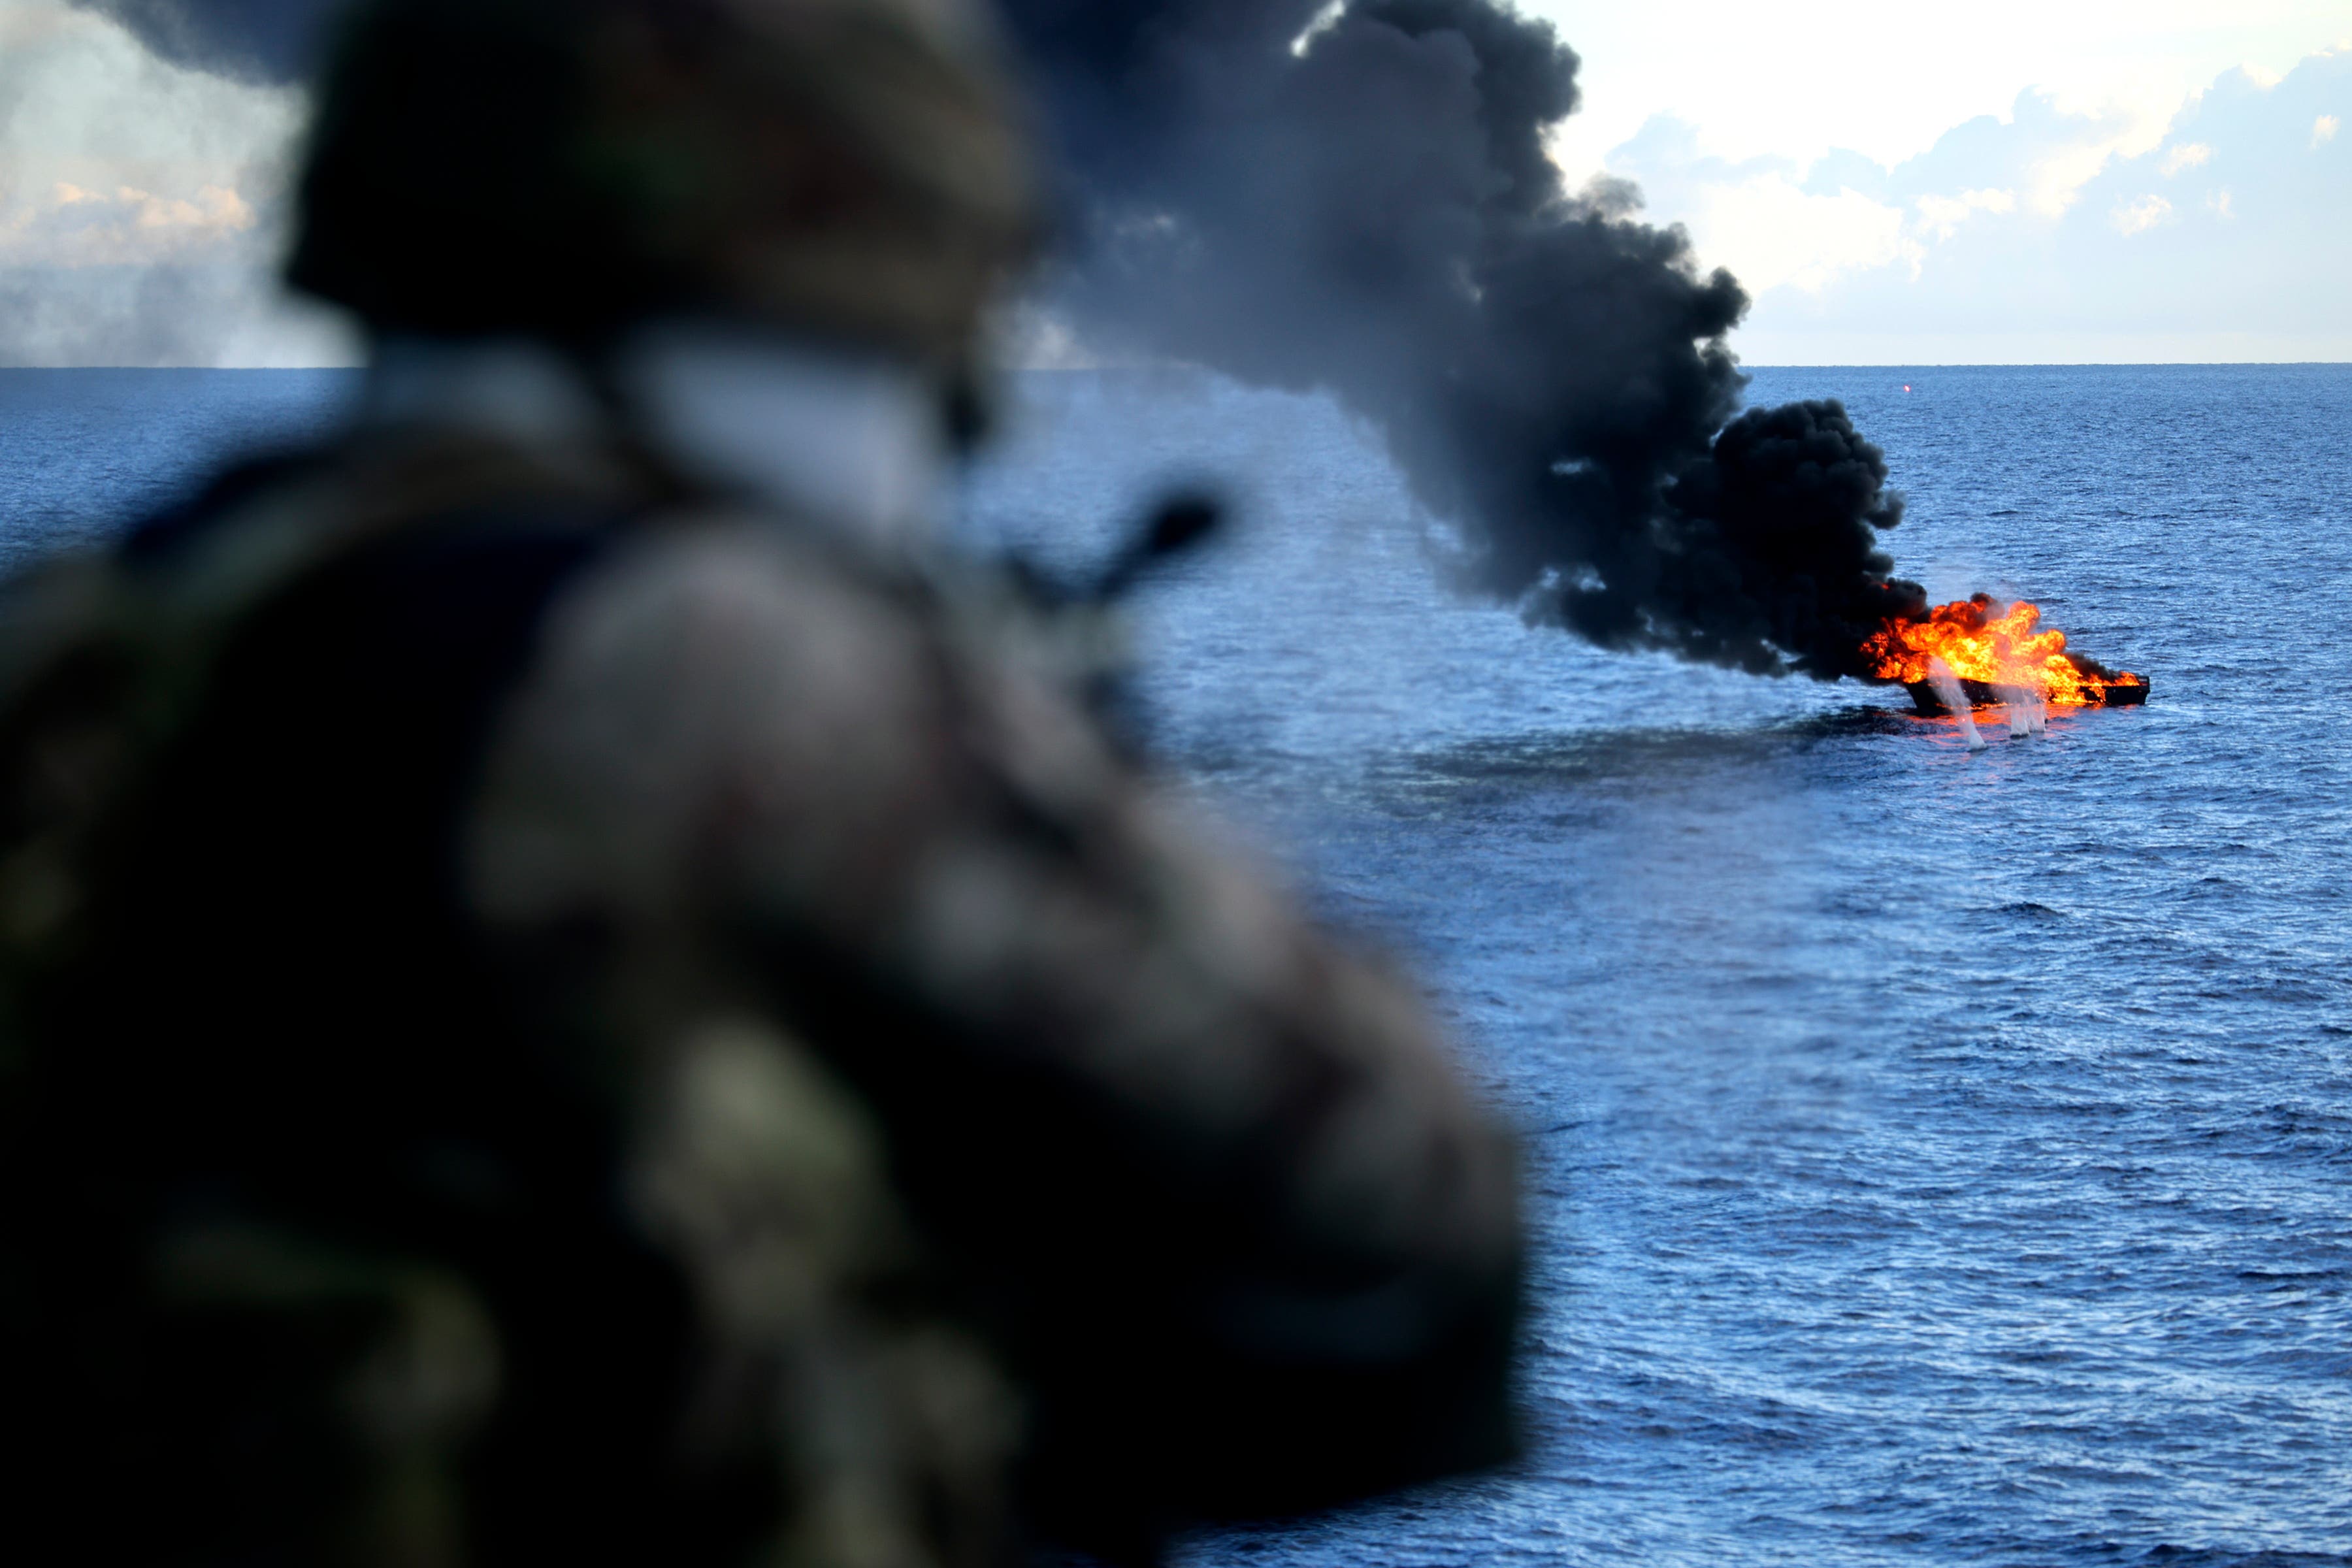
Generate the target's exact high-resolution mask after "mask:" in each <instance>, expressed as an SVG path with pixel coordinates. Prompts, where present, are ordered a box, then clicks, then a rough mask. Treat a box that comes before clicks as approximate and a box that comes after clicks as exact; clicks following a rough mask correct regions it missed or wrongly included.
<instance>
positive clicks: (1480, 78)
mask: <svg viewBox="0 0 2352 1568" xmlns="http://www.w3.org/2000/svg"><path fill="white" fill-rule="evenodd" d="M79 3H82V4H87V5H94V6H95V7H97V8H99V9H101V10H104V11H106V12H107V13H109V14H110V15H112V16H117V17H119V18H121V20H123V21H125V22H126V23H128V24H129V25H131V26H132V27H133V28H134V29H136V30H137V31H139V32H140V34H141V36H142V37H145V38H146V39H147V40H148V41H149V42H150V43H151V45H152V46H153V47H156V48H157V49H158V50H159V52H162V53H164V54H166V55H167V56H170V57H171V58H177V59H181V60H184V61H186V62H189V63H192V64H197V65H203V66H206V67H208V68H215V69H221V70H226V71H232V72H236V73H240V74H244V75H247V76H250V77H256V78H268V79H283V78H285V77H287V76H289V75H291V74H293V73H294V72H296V71H297V70H299V68H300V67H301V65H302V63H303V62H304V61H305V60H306V59H307V58H309V56H310V51H311V48H312V47H313V43H312V41H313V39H314V38H315V37H316V34H317V31H318V28H317V26H316V19H317V17H318V16H319V15H320V13H321V11H322V10H324V9H326V8H327V5H328V4H329V0H79ZM1002 4H1003V7H1004V10H1005V12H1006V15H1007V19H1008V21H1009V22H1010V24H1011V26H1012V30H1013V35H1014V37H1015V38H1016V40H1017V41H1018V42H1019V43H1020V44H1021V45H1022V46H1023V47H1024V50H1025V52H1026V53H1027V55H1028V58H1029V59H1030V61H1031V62H1032V66H1033V75H1034V79H1035V81H1036V83H1037V85H1038V87H1039V89H1041V91H1042V93H1043V95H1044V97H1045V102H1046V105H1047V108H1048V110H1049V118H1050V121H1051V122H1052V125H1053V126H1054V128H1055V131H1056V132H1057V140H1058V142H1059V143H1060V150H1061V153H1062V154H1063V167H1064V168H1065V169H1066V171H1067V179H1068V187H1067V190H1066V204H1065V205H1066V212H1067V215H1068V228H1069V239H1070V245H1069V247H1068V250H1067V254H1066V258H1065V261H1064V263H1063V265H1062V267H1061V268H1059V271H1058V275H1057V277H1056V279H1055V281H1054V284H1053V289H1052V300H1053V305H1054V307H1055V309H1057V310H1062V311H1064V312H1066V313H1067V314H1068V315H1069V316H1070V318H1071V319H1072V320H1073V321H1074V322H1075V323H1076V325H1077V326H1078V327H1079V328H1080V329H1081V331H1082V332H1083V334H1084V335H1086V336H1087V337H1088V338H1089V339H1091V340H1093V341H1097V342H1105V343H1118V344H1124V345H1126V346H1129V347H1131V348H1133V349H1136V350H1139V351H1141V352H1145V353H1152V354H1158V355H1164V356H1169V357H1173V358H1177V359H1181V360H1186V361H1190V362H1192V363H1200V364H1204V365H1207V366H1210V367H1212V368H1214V369H1216V370H1219V371H1222V372H1223V373H1225V374H1230V375H1233V376H1234V377H1237V378H1239V379H1241V380H1243V381H1246V382H1251V383H1255V384H1264V385H1273V386H1283V387H1292V388H1300V389H1304V388H1310V387H1320V388H1325V389H1328V391H1330V392H1332V393H1334V394H1336V395H1338V396H1339V398H1340V399H1341V400H1342V401H1344V402H1345V403H1346V404H1347V405H1349V406H1350V407H1351V408H1353V409H1355V410H1356V411H1358V412H1359V413H1360V414H1361V415H1363V416H1367V417H1368V418H1370V420H1372V421H1373V422H1374V423H1375V424H1377V425H1378V426H1379V427H1380V428H1381V431H1382V432H1383V433H1384V434H1385V436H1386V437H1387V441H1388V445H1389V447H1390V449H1391V452H1392V453H1393V454H1394V456H1395V458H1396V460H1397V461H1398V463H1399V464H1400V466H1401V467H1402V469H1403V471H1404V472H1405V474H1406V475H1407V476H1408V478H1409V479H1410V480H1411V482H1412V486H1413V489H1414V490H1415V492H1416V494H1417V495H1418V496H1419V498H1420V499H1421V500H1422V501H1423V504H1424V505H1426V506H1427V507H1428V508H1429V509H1430V510H1431V511H1432V512H1433V513H1434V514H1436V515H1437V516H1439V517H1441V518H1444V519H1446V520H1448V521H1451V522H1452V523H1453V524H1454V526H1455V528H1456V529H1457V530H1458V531H1459V536H1460V539H1461V542H1462V543H1461V552H1460V559H1459V565H1460V568H1461V570H1462V572H1463V574H1465V578H1466V580H1468V581H1469V582H1471V583H1472V584H1475V586H1476V587H1478V588H1479V589H1481V590H1483V591H1485V592H1487V593H1489V594H1492V595H1496V596H1498V597H1501V598H1503V599H1505V600H1506V601H1508V602H1512V603H1516V604H1517V605H1520V606H1521V607H1522V609H1523V610H1524V611H1525V613H1526V614H1527V616H1528V618H1529V619H1531V620H1536V621H1542V622H1549V623H1552V624H1556V625H1559V626H1565V627H1567V628H1569V629H1570V630H1573V631H1575V632H1577V633H1579V634H1580V635H1581V636H1583V637H1588V638H1591V640H1592V641H1594V642H1596V643H1599V644H1601V645H1602V646H1604V647H1620V648H1642V647H1646V648H1665V649H1670V650H1672V651H1674V652H1675V653H1677V654H1680V655H1682V656H1684V657H1685V658H1696V659H1704V660H1706V661H1709V662H1712V663H1717V664H1723V665H1729V666H1732V667H1735V668H1741V669H1748V670H1754V671H1759V672H1773V673H1780V672H1785V671H1789V670H1792V669H1793V670H1801V671H1803V672H1804V673H1807V674H1810V675H1813V676H1816V677H1819V678H1821V679H1835V678H1836V677H1838V676H1841V675H1856V676H1859V675H1864V674H1865V673H1866V668H1865V665H1864V661H1863V660H1862V658H1861V657H1860V654H1859V646H1860V644H1861V642H1862V640H1863V638H1864V637H1865V636H1867V635H1868V634H1869V633H1870V632H1871V631H1872V630H1874V629H1875V628H1876V627H1877V626H1879V625H1880V624H1881V623H1882V622H1883V621H1884V620H1885V618H1886V617H1888V616H1911V615H1916V614H1918V613H1919V612H1920V611H1921V610H1922V609H1923V608H1924V606H1925V604H1926V595H1924V593H1923V592H1922V591H1921V590H1920V589H1919V588H1918V586H1917V585H1916V584H1911V583H1906V582H1902V581H1900V580H1897V579H1894V578H1892V577H1891V576H1890V573H1891V571H1892V568H1893V563H1892V561H1891V560H1890V559H1889V558H1888V557H1887V556H1886V555H1885V553H1884V552H1881V551H1880V550H1879V548H1878V537H1877V536H1878V532H1879V531H1881V530H1884V529H1887V528H1891V527H1893V526H1894V525H1895V523H1896V521H1899V519H1900V518H1901V516H1902V502H1901V500H1900V498H1899V497H1897V496H1895V495H1894V494H1893V493H1891V492H1889V491H1888V490H1887V489H1885V479H1886V466H1885V458H1884V457H1883V456H1882V455H1881V453H1880V452H1879V449H1878V448H1877V447H1874V446H1873V445H1872V444H1871V443H1870V442H1868V441H1866V440H1864V438H1863V437H1861V435H1860V434H1859V433H1858V432H1856V431H1855V429H1854V427H1853V423H1852V421H1851V420H1849V419H1848V418H1847V417H1846V415H1845V411H1844V410H1843V408H1842V407H1840V406H1839V405H1837V404H1836V403H1834V402H1814V403H1799V404H1790V405H1786V406H1784V407H1780V408H1774V409H1767V410H1752V411H1749V412H1747V413H1741V412H1740V404H1741V393H1742V389H1743V386H1744V378H1743V377H1742V375H1741V374H1740V372H1739V370H1738V364H1737V363H1736V362H1735V360H1734V359H1733V357H1732V354H1731V352H1730V350H1729V348H1728V346H1727V341H1726V340H1727V334H1728V333H1729V332H1730V331H1731V329H1732V328H1733V327H1734V326H1735V325H1736V324H1737V323H1738V321H1739V319H1740V317H1741V315H1742V313H1743V312H1744V311H1745V310H1746V309H1747V306H1748V297H1747V295H1746V294H1745V293H1744V292H1743V291H1742V290H1741V289H1740V288H1739V285H1738V283H1737V282H1736V281H1734V279H1732V277H1731V276H1730V274H1728V273H1727V272H1724V271H1721V270H1717V271H1714V272H1711V273H1705V274H1702V273H1701V272H1700V271H1699V269H1698V268H1697V266H1696V262H1695V261H1694V259H1693V258H1692V255H1691V250H1690V245H1689V241H1688V238H1687V237H1686V236H1685V234H1684V233H1683V231H1682V230H1681V229H1680V228H1678V227H1666V228H1661V227H1656V226H1651V225H1648V224H1644V223H1642V222H1640V221H1638V220H1637V219H1636V217H1635V216H1634V213H1635V212H1636V210H1637V209H1638V206H1639V197H1638V195H1637V194H1636V193H1635V192H1634V191H1633V187H1632V186H1630V185H1627V184H1622V182H1602V183H1600V184H1596V185H1594V186H1591V187H1588V188H1587V189H1585V190H1582V191H1577V192H1571V191H1569V190H1567V189H1565V188H1564V186H1563V184H1562V182H1561V179H1560V175H1559V170H1558V169H1557V167H1556V166H1555V165H1554V164H1553V163H1551V161H1550V160H1549V157H1547V156H1546V154H1545V151H1544V136H1545V133H1546V132H1547V130H1548V129H1549V128H1550V127H1551V126H1553V125H1555V124H1557V123H1558V122H1559V121H1560V120H1561V119H1562V118H1564V117H1565V116H1566V115H1568V114H1569V113H1570V111H1571V110H1574V109H1575V107H1576V103H1577V84H1576V73H1577V67H1578V61H1577V57H1576V55H1575V54H1574V53H1573V52H1572V51H1571V50H1570V48H1569V47H1567V46H1566V45H1565V44H1564V43H1563V42H1562V41H1561V40H1560V38H1559V36H1558V34H1557V33H1556V32H1555V31H1554V29H1553V28H1552V27H1551V26H1549V24H1547V23H1544V22H1540V21H1538V20H1535V19H1532V18H1529V17H1527V16H1521V15H1519V14H1518V13H1517V12H1516V11H1514V10H1512V9H1511V8H1510V7H1509V6H1508V5H1507V4H1504V3H1502V0H1346V3H1344V4H1341V5H1326V4H1324V3H1323V0H1002Z"/></svg>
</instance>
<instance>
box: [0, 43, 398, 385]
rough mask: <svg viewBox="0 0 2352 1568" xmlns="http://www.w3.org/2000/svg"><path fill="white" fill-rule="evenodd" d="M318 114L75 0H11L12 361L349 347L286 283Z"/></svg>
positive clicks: (270, 359) (313, 356) (244, 357)
mask: <svg viewBox="0 0 2352 1568" xmlns="http://www.w3.org/2000/svg"><path fill="white" fill-rule="evenodd" d="M304 114H305V103H304V100H303V98H302V95H301V94H299V93H298V92H294V91H290V90H287V89H268V88H256V87H251V86H246V85H242V84H238V83H235V82H229V81H225V80H222V79H219V78H216V77H211V76H206V75H205V74H203V73H202V72H197V71H189V70H183V69H179V68H174V67H172V66H168V65H164V64H163V63H162V62H160V61H158V60H157V59H155V58H154V57H152V55H150V54H149V53H148V52H147V51H146V50H145V49H144V48H143V47H141V46H140V45H139V44H138V43H137V42H136V41H135V40H134V39H133V38H131V36H130V35H129V34H128V33H126V32H124V31H123V30H122V29H121V27H120V26H116V25H115V24H113V23H111V22H109V21H107V20H105V19H104V18H102V17H100V16H96V15H93V14H92V13H90V12H89V11H86V10H82V9H79V8H77V7H74V6H70V5H67V4H65V3H64V0H0V300H6V301H7V302H8V308H7V310H5V312H0V363H79V362H85V361H87V360H93V359H94V360H96V361H98V362H102V363H116V364H140V363H199V364H203V363H284V362H286V361H288V360H289V359H294V360H300V359H310V360H311V361H313V362H316V361H317V360H319V359H320V358H326V359H336V360H346V361H347V360H348V359H350V358H351V357H352V345H351V342H350V340H349V338H348V336H341V335H337V334H333V333H329V334H327V335H324V336H322V335H321V331H320V320H321V317H320V313H319V312H316V311H310V310H304V309H302V308H301V307H299V306H297V305H295V304H293V303H292V302H290V301H289V300H287V299H286V297H285V295H284V293H283V291H282V290H281V289H278V286H277V284H276V282H275V275H276V270H277V258H278V251H279V248H280V247H281V245H282V242H283V230H284V219H285V214H286V206H287V204H286V201H285V198H284V190H285V185H286V176H287V171H288V168H289V162H290V158H291V149H292V146H293V142H294V140H295V138H296V136H297V135H298V134H299V132H300V129H301V125H302V121H303V118H304ZM77 345H79V346H77Z"/></svg>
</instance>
